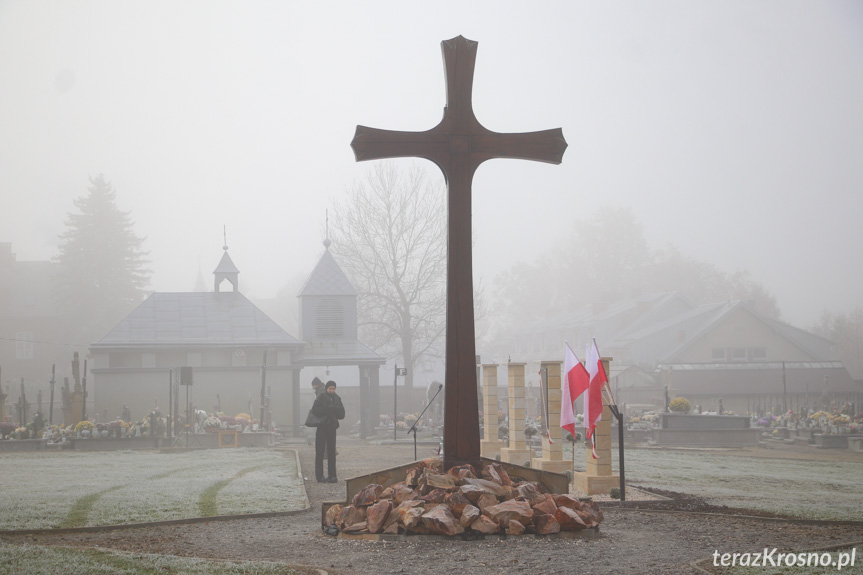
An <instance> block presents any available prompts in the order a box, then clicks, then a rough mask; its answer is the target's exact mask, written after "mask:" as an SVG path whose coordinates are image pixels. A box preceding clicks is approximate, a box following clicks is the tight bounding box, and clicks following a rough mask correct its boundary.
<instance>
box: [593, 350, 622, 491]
mask: <svg viewBox="0 0 863 575" xmlns="http://www.w3.org/2000/svg"><path fill="white" fill-rule="evenodd" d="M593 347H594V348H595V349H596V355H597V356H599V358H600V361H599V363H600V365H602V355H600V353H599V346H597V345H596V338H593ZM602 369H603V370H605V366H604V365H603V366H602ZM606 388H608V389H607V390H606ZM600 390H601V391H600V393H604V394H605V393H607V394H608V399H609V401H610V402H611V403H610V404H609V406H608V408H609V409H610V410H611V412H612V413H613V414H614V417H616V418H617V451H618V460H619V461H618V467H620V501H621V502H625V501H626V466H625V464H624V459H623V443H624V442H623V414H622V413H621V412H620V408H618V407H617V402H616V401H614V395H612V393H611V383H610V381H609V377H608V374H607V373H606V374H605V381H604V382H603V385H602V387H601V388H600Z"/></svg>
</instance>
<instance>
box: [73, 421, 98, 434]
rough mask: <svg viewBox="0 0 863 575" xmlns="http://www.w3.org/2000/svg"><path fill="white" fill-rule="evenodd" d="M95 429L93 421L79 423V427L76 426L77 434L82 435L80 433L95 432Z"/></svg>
mask: <svg viewBox="0 0 863 575" xmlns="http://www.w3.org/2000/svg"><path fill="white" fill-rule="evenodd" d="M95 427H96V426H95V425H93V422H92V421H87V420H86V419H85V420H84V421H79V422H78V425H76V426H75V433H80V432H82V431H84V430H85V429H86V430H88V431H93V429H94V428H95Z"/></svg>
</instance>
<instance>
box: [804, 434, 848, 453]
mask: <svg viewBox="0 0 863 575" xmlns="http://www.w3.org/2000/svg"><path fill="white" fill-rule="evenodd" d="M812 437H813V438H814V439H815V447H821V448H822V449H848V436H847V435H825V434H823V433H815V434H813V435H812Z"/></svg>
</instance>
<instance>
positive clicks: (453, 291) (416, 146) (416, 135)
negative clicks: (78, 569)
mask: <svg viewBox="0 0 863 575" xmlns="http://www.w3.org/2000/svg"><path fill="white" fill-rule="evenodd" d="M441 51H442V52H443V59H444V73H445V75H446V107H445V108H444V114H443V118H442V119H441V121H440V123H439V124H438V125H437V126H435V127H434V128H431V129H430V130H426V131H424V132H400V131H391V130H380V129H376V128H368V127H366V126H357V130H356V133H355V135H354V139H353V140H352V141H351V148H353V150H354V155H355V157H356V160H357V161H365V160H379V159H384V158H405V157H420V158H425V159H427V160H431V161H432V162H434V163H435V164H436V165H437V166H438V168H440V170H441V171H442V172H443V174H444V178H445V179H446V182H447V200H448V209H447V218H448V242H447V246H448V247H447V311H446V320H447V325H446V371H445V382H444V383H445V386H446V399H445V405H444V467H445V468H446V469H449V468H450V467H453V466H456V465H462V464H464V463H470V464H472V465H475V466H476V465H479V461H480V440H479V406H478V401H477V393H476V389H477V375H476V342H475V332H474V307H473V255H472V246H471V241H472V238H471V187H472V186H471V184H472V180H473V175H474V172H476V169H477V168H478V167H479V165H480V164H482V163H483V162H485V161H486V160H490V159H493V158H515V159H524V160H535V161H541V162H548V163H552V164H559V163H560V162H561V160H562V159H563V153H564V151H565V150H566V141H565V140H564V138H563V132H562V131H561V130H560V128H557V129H553V130H544V131H540V132H530V133H524V134H501V133H496V132H492V131H491V130H488V129H486V128H485V127H483V126H482V125H481V124H480V123H479V121H478V120H477V119H476V116H475V115H474V113H473V106H472V93H473V74H474V66H475V64H476V51H477V42H474V41H471V40H468V39H466V38H464V37H463V36H458V37H456V38H453V39H451V40H444V41H443V42H441Z"/></svg>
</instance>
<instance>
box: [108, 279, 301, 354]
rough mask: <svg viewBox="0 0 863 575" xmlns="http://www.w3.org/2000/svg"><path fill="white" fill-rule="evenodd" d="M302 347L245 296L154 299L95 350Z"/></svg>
mask: <svg viewBox="0 0 863 575" xmlns="http://www.w3.org/2000/svg"><path fill="white" fill-rule="evenodd" d="M220 344H221V345H225V346H230V345H237V344H244V345H298V346H299V345H302V343H301V342H300V341H299V340H297V339H296V338H295V337H294V336H292V335H290V334H289V333H288V332H286V331H285V330H283V329H282V328H281V327H279V326H278V324H276V322H274V321H273V320H271V319H270V318H269V317H267V315H266V314H265V313H264V312H262V311H261V310H260V309H258V308H257V306H255V304H253V303H252V302H250V301H249V300H248V299H246V296H244V295H243V294H241V293H238V292H228V293H213V292H205V293H201V292H193V293H154V294H151V295H150V297H148V298H147V299H146V300H144V301H143V302H142V303H141V305H139V306H138V307H137V308H135V309H134V310H133V311H132V313H130V314H129V315H128V316H126V318H125V319H123V320H122V321H121V322H120V323H119V324H117V326H116V327H115V328H114V329H112V330H111V331H110V332H108V334H107V335H106V336H105V337H103V338H102V339H101V340H99V341H98V342H96V343H94V344H93V346H92V347H94V348H100V347H130V346H132V347H162V346H214V345H215V346H218V345H220Z"/></svg>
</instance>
